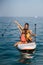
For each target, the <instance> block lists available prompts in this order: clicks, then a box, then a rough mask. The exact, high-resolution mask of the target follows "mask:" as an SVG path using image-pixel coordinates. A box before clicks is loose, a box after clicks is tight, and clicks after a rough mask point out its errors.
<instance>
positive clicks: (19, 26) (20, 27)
mask: <svg viewBox="0 0 43 65" xmlns="http://www.w3.org/2000/svg"><path fill="white" fill-rule="evenodd" d="M14 22H15V23H16V24H17V26H18V28H19V29H21V30H22V29H23V27H22V26H21V25H20V24H19V23H18V21H16V20H15V21H14Z"/></svg>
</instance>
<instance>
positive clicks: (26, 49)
mask: <svg viewBox="0 0 43 65" xmlns="http://www.w3.org/2000/svg"><path fill="white" fill-rule="evenodd" d="M17 48H18V50H19V51H20V52H22V53H30V54H31V53H34V51H35V49H36V43H35V42H32V43H27V44H23V43H22V44H18V46H17Z"/></svg>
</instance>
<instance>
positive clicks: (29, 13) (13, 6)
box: [0, 0, 43, 17]
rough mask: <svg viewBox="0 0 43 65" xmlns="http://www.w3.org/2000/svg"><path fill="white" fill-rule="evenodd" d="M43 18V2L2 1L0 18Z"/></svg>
mask: <svg viewBox="0 0 43 65" xmlns="http://www.w3.org/2000/svg"><path fill="white" fill-rule="evenodd" d="M33 16H41V17H42V16H43V0H0V17H33Z"/></svg>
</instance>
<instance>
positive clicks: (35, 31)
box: [35, 24, 36, 42]
mask: <svg viewBox="0 0 43 65" xmlns="http://www.w3.org/2000/svg"><path fill="white" fill-rule="evenodd" d="M35 34H36V24H35ZM35 42H36V36H35Z"/></svg>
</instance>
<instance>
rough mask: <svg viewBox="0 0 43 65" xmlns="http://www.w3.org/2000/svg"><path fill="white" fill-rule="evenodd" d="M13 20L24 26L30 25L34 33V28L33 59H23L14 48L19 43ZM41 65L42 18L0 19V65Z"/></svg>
mask: <svg viewBox="0 0 43 65" xmlns="http://www.w3.org/2000/svg"><path fill="white" fill-rule="evenodd" d="M14 20H18V21H19V23H20V24H21V25H22V26H24V24H25V23H26V22H28V23H29V24H30V29H31V30H32V31H33V33H34V32H35V30H34V29H35V26H34V24H37V26H36V28H37V30H36V33H37V36H36V44H37V48H36V52H35V55H34V56H35V57H34V58H33V59H28V60H27V59H24V61H23V62H21V60H23V59H22V58H21V56H20V52H19V51H18V50H17V49H16V48H15V47H14V44H15V43H16V42H17V41H19V36H20V32H19V29H18V28H17V25H16V24H15V23H14ZM17 64H18V65H20V64H21V65H27V64H28V65H43V17H39V18H34V17H33V18H32V17H0V65H17Z"/></svg>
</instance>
